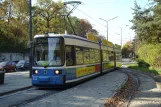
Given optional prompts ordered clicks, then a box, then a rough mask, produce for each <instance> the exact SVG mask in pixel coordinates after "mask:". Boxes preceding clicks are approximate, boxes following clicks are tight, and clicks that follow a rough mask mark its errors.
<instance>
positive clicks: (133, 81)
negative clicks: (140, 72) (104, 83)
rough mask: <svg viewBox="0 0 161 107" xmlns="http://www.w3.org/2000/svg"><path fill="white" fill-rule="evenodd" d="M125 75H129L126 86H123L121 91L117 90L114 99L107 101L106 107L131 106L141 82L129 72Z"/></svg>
mask: <svg viewBox="0 0 161 107" xmlns="http://www.w3.org/2000/svg"><path fill="white" fill-rule="evenodd" d="M121 72H122V71H121ZM124 73H126V74H127V75H128V80H127V82H126V84H125V85H124V86H122V88H121V89H119V90H117V93H116V94H115V95H114V97H112V98H111V99H106V100H105V104H104V106H105V107H127V106H128V105H129V102H130V100H131V99H132V97H133V95H134V93H135V91H136V90H137V88H138V86H139V82H138V79H137V78H136V77H135V76H133V75H131V74H129V73H128V72H124Z"/></svg>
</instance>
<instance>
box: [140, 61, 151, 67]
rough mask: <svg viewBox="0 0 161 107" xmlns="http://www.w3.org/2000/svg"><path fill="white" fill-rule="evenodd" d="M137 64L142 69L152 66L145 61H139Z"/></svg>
mask: <svg viewBox="0 0 161 107" xmlns="http://www.w3.org/2000/svg"><path fill="white" fill-rule="evenodd" d="M137 63H138V65H139V66H140V67H150V65H149V64H148V63H146V62H145V61H144V60H140V59H137Z"/></svg>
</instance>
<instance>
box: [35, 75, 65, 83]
mask: <svg viewBox="0 0 161 107" xmlns="http://www.w3.org/2000/svg"><path fill="white" fill-rule="evenodd" d="M32 84H33V85H42V84H43V85H62V84H64V76H62V75H61V76H32Z"/></svg>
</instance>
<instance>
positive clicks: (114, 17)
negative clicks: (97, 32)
mask: <svg viewBox="0 0 161 107" xmlns="http://www.w3.org/2000/svg"><path fill="white" fill-rule="evenodd" d="M117 17H118V16H116V17H114V18H112V19H109V20H105V19H102V18H99V19H101V20H103V21H105V22H106V23H107V41H108V22H109V21H110V20H114V19H116V18H117Z"/></svg>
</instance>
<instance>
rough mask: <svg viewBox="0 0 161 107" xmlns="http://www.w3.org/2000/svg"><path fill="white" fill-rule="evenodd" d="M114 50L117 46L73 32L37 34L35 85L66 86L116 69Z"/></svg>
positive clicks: (35, 39)
mask: <svg viewBox="0 0 161 107" xmlns="http://www.w3.org/2000/svg"><path fill="white" fill-rule="evenodd" d="M100 53H101V54H100ZM114 53H115V52H114V47H108V46H105V45H103V44H99V43H96V42H93V41H89V40H87V39H86V38H82V37H78V36H74V35H66V34H53V33H48V34H44V35H36V36H35V37H34V51H33V56H34V65H33V67H32V70H33V74H32V84H33V85H34V86H44V87H45V86H54V85H64V84H67V83H73V82H78V81H80V80H82V79H86V78H89V77H92V76H96V75H99V74H101V73H102V72H107V71H109V70H113V69H114V68H115V62H114Z"/></svg>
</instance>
